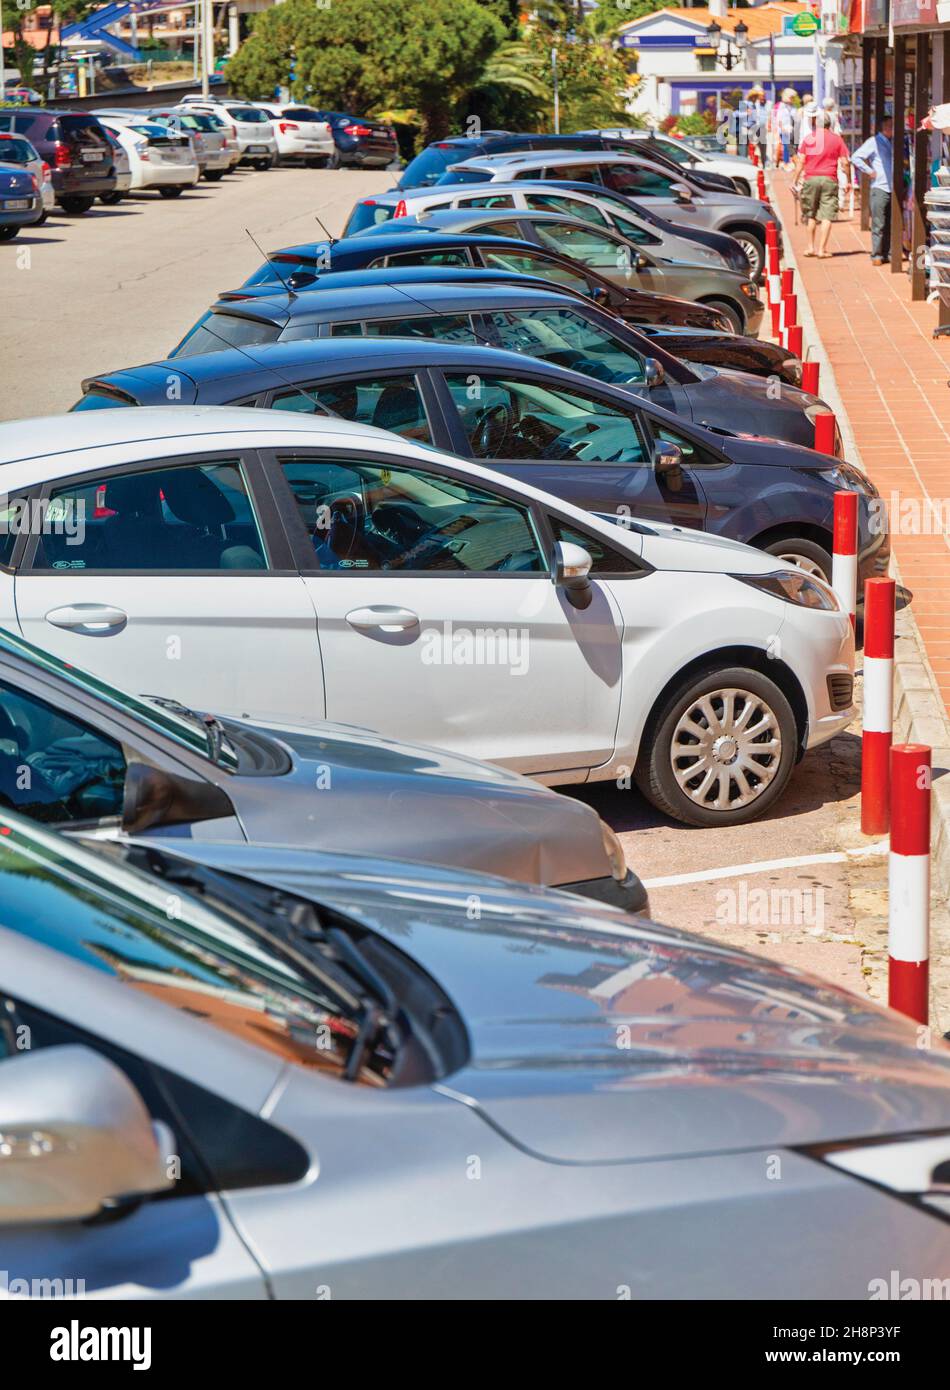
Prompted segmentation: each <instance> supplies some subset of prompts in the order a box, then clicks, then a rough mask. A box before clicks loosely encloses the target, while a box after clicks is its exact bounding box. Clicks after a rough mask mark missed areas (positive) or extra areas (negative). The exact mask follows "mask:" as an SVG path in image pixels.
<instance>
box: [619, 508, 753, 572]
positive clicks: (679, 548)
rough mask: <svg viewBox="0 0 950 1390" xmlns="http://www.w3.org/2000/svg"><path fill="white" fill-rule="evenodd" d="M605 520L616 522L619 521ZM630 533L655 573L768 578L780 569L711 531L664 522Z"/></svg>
mask: <svg viewBox="0 0 950 1390" xmlns="http://www.w3.org/2000/svg"><path fill="white" fill-rule="evenodd" d="M604 519H605V520H610V519H612V520H614V522H616V518H609V517H606V518H604ZM630 532H631V539H636V540H637V542H638V543H639V546H640V554H641V556H642V558H643V559H644V560H646V562H647V564H648V565H653V566H654V567H655V568H656V569H661V570H696V571H698V572H700V573H706V574H710V573H712V574H769V573H771V572H772V571H773V570H775V569H779V568H781V566H780V565H779V564H778V561H777V560H776V559H775V557H774V555H767V554H766V553H765V552H764V551H761V550H757V549H755V547H754V546H751V545H743V543H742V542H741V541H733V540H729V539H728V537H726V536H713V535H711V534H710V533H709V532H708V531H693V530H690V529H689V528H688V527H682V526H673V525H671V524H670V523H668V522H665V521H643V522H640V521H637V522H632V523H631V524H630Z"/></svg>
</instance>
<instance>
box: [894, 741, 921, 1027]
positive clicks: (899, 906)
mask: <svg viewBox="0 0 950 1390" xmlns="http://www.w3.org/2000/svg"><path fill="white" fill-rule="evenodd" d="M930 781H931V772H930V749H929V748H927V747H926V745H925V744H922V743H901V744H895V746H894V747H893V748H892V749H891V852H890V855H889V856H888V866H887V887H888V935H887V954H888V969H887V1002H888V1004H890V1006H891V1008H892V1009H897V1010H898V1011H899V1012H900V1013H902V1014H906V1015H907V1017H908V1018H914V1019H916V1020H917V1022H918V1023H926V1022H927V1018H928V1012H929V1010H928V1002H929V984H930Z"/></svg>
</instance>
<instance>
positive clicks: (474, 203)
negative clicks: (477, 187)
mask: <svg viewBox="0 0 950 1390" xmlns="http://www.w3.org/2000/svg"><path fill="white" fill-rule="evenodd" d="M514 205H515V200H514V198H513V197H512V196H511V194H510V193H470V194H469V195H468V196H466V197H464V198H457V199H456V202H455V206H456V207H459V208H513V207H514ZM429 210H430V212H431V210H432V209H431V207H430V209H429Z"/></svg>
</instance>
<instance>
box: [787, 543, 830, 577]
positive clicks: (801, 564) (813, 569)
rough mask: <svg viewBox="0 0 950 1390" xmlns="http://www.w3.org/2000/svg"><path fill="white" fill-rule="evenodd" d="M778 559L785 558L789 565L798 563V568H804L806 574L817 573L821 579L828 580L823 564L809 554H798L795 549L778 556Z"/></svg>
mask: <svg viewBox="0 0 950 1390" xmlns="http://www.w3.org/2000/svg"><path fill="white" fill-rule="evenodd" d="M776 559H778V560H784V561H785V563H786V564H787V565H797V566H798V568H799V569H800V570H804V571H805V573H806V574H814V575H817V577H818V578H819V579H824V580H825V581H826V582H827V579H828V576H827V575H826V574H825V571H824V570H823V569H822V567H821V565H819V563H818V561H817V560H812V559H811V557H810V556H808V555H796V554H795V552H794V551H791V550H790V551H788V552H783V553H782V554H781V555H778V556H776Z"/></svg>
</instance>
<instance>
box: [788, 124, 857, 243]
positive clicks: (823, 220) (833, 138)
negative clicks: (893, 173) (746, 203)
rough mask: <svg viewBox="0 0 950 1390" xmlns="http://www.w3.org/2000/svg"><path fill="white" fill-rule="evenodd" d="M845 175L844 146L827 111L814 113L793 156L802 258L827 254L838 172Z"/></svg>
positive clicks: (847, 167)
mask: <svg viewBox="0 0 950 1390" xmlns="http://www.w3.org/2000/svg"><path fill="white" fill-rule="evenodd" d="M840 168H844V170H845V172H846V173H848V172H849V171H850V168H851V162H850V159H849V156H848V147H847V145H846V144H845V143H844V141H843V140H842V138H841V136H840V135H836V134H835V133H834V131H833V130H832V129H831V118H830V116H829V115H828V113H827V111H818V112H816V114H815V128H814V130H813V131H812V132H811V134H809V135H806V136H805V138H804V140H803V141H802V142H801V144H800V145H799V147H798V153H797V154H796V156H795V181H794V187H795V188H797V189H798V190H799V192H800V195H801V207H802V216H803V217H804V218H805V221H806V223H807V225H808V245H807V247H806V248H805V255H806V256H818V257H819V259H820V260H827V259H828V257H829V256H830V255H831V252H830V251H829V250H828V242H829V241H830V240H831V224H832V223H833V222H834V220H835V218H836V217H837V215H838V170H839V169H840Z"/></svg>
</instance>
